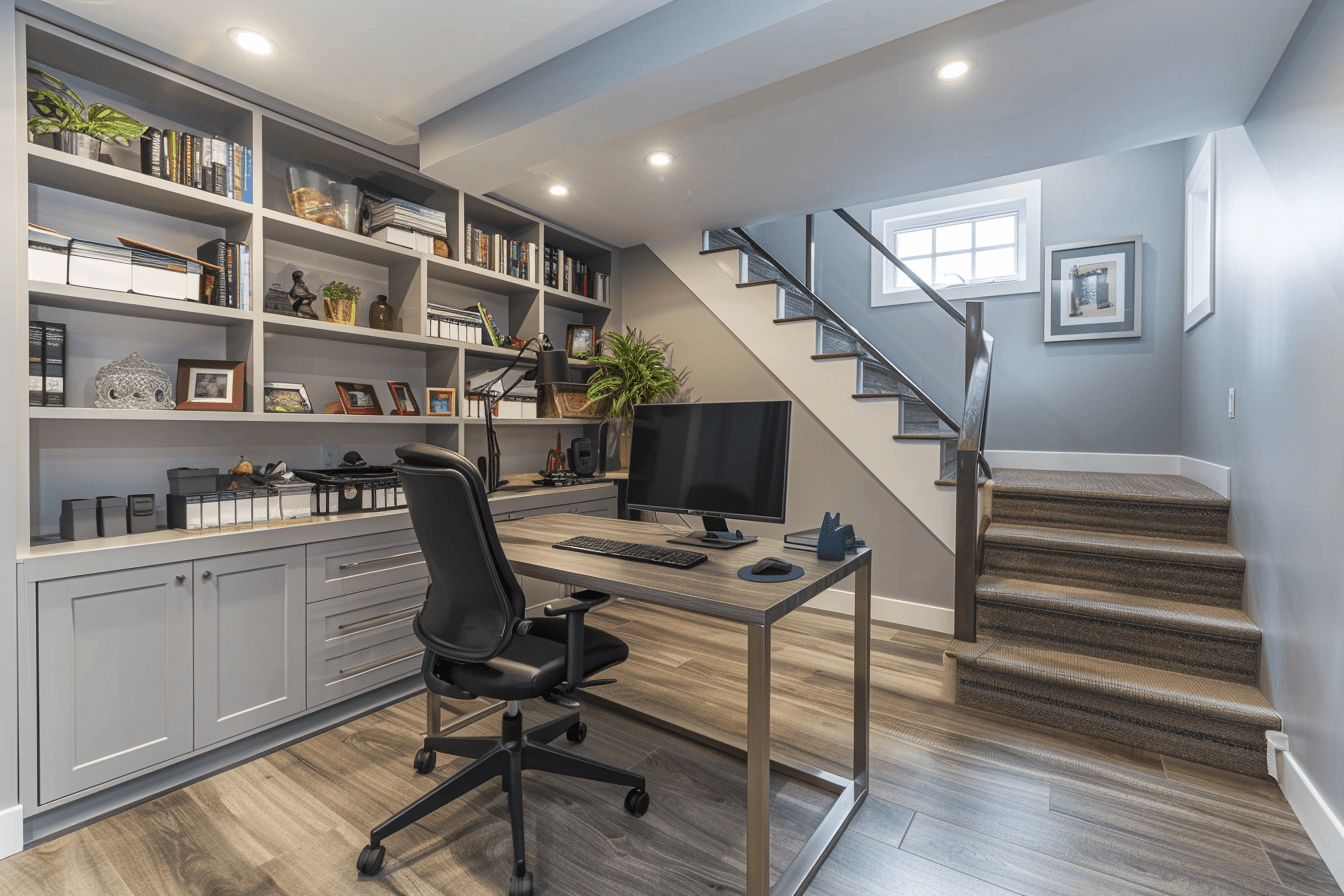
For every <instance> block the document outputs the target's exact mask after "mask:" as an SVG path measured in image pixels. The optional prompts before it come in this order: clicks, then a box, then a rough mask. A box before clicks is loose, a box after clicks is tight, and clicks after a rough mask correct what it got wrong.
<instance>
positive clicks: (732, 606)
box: [495, 513, 872, 625]
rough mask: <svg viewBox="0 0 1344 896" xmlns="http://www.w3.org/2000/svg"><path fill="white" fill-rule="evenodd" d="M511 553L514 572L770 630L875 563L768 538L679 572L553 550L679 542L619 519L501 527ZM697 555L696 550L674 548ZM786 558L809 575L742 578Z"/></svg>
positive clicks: (541, 520) (658, 529) (867, 556)
mask: <svg viewBox="0 0 1344 896" xmlns="http://www.w3.org/2000/svg"><path fill="white" fill-rule="evenodd" d="M495 528H496V529H497V530H498V532H499V540H500V543H501V544H502V545H503V547H504V554H505V555H506V556H507V557H508V558H509V565H510V566H512V567H513V569H514V572H516V573H519V574H521V575H526V576H533V577H534V578H538V579H549V580H552V581H558V582H563V583H565V584H567V585H577V586H580V587H583V588H592V589H594V590H596V591H605V592H609V593H612V594H618V595H621V596H624V597H632V598H637V599H640V600H645V601H648V602H649V603H653V604H660V605H662V606H667V607H675V608H677V609H682V610H690V611H692V612H696V613H702V614H704V615H707V616H713V617H716V618H719V619H731V620H734V621H737V622H744V623H749V624H755V625H768V624H770V623H773V622H775V621H776V620H778V619H779V618H780V617H782V616H784V615H785V614H786V613H788V612H790V611H792V610H795V609H797V608H798V607H800V606H802V605H803V604H804V603H806V602H807V601H808V600H810V599H812V598H813V597H815V596H817V595H818V594H820V593H821V592H823V591H825V590H826V589H827V588H829V587H831V586H832V585H834V584H836V583H837V582H840V581H841V580H843V579H844V578H845V577H846V576H849V575H852V574H853V573H854V572H855V571H856V570H858V569H859V568H860V567H863V566H867V565H869V564H871V563H872V554H871V553H870V552H869V551H868V550H867V549H863V550H860V551H859V552H858V553H856V554H849V555H846V557H845V559H844V560H837V561H827V560H818V559H817V555H816V554H811V553H808V552H806V551H791V550H788V549H786V548H785V547H784V544H783V542H780V541H775V540H773V539H766V538H762V539H761V540H759V541H757V542H755V543H754V544H748V545H743V546H742V547H740V548H733V549H731V550H726V551H725V550H716V549H714V548H706V549H705V550H704V551H702V553H705V554H708V555H709V559H708V560H706V561H705V562H704V563H701V564H700V565H699V566H695V567H692V568H691V569H672V568H670V567H666V566H658V565H656V564H653V563H638V562H635V561H633V560H620V559H617V558H615V557H602V556H598V555H595V554H584V553H579V552H577V551H564V550H560V549H558V548H555V547H552V545H554V544H555V543H556V542H557V541H564V540H565V539H567V538H572V537H573V536H575V535H593V536H596V537H598V538H611V539H616V540H619V541H633V542H642V543H645V544H665V543H666V542H667V539H668V538H671V537H673V536H672V534H671V533H669V532H668V531H667V530H666V529H665V528H664V527H663V526H661V525H659V524H658V523H646V522H634V521H631V520H613V519H603V518H600V517H590V516H579V515H576V514H564V513H561V514H551V515H548V516H535V517H529V518H527V519H521V520H514V521H511V522H507V523H499V524H497V525H496V527H495ZM669 547H673V548H679V549H681V550H689V551H694V550H697V549H696V548H695V547H693V546H690V545H669ZM769 556H776V557H783V558H785V559H788V560H790V561H792V562H793V563H794V564H795V565H797V566H801V567H802V568H803V576H802V578H798V579H794V580H793V581H791V582H748V581H746V580H745V579H740V578H738V576H737V571H738V570H739V569H741V568H742V567H743V566H750V565H752V564H754V563H755V562H756V561H757V560H760V559H761V558H762V557H769Z"/></svg>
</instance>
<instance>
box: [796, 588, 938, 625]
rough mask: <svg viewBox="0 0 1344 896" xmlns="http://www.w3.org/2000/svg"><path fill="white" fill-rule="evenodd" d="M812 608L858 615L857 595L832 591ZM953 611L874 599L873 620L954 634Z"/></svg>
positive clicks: (811, 605) (926, 605)
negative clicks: (855, 598) (855, 602)
mask: <svg viewBox="0 0 1344 896" xmlns="http://www.w3.org/2000/svg"><path fill="white" fill-rule="evenodd" d="M807 605H808V606H809V607H815V608H816V609H818V610H829V611H831V612H832V613H844V614H845V615H846V616H853V615H854V592H853V591H841V590H840V589H838V588H828V589H827V590H825V591H823V592H822V593H821V594H818V595H817V596H816V597H814V598H812V599H811V600H810V601H808V602H807ZM953 616H954V614H953V612H952V610H950V609H946V608H944V607H935V606H931V605H929V604H917V603H912V602H911V601H908V600H897V599H896V598H894V597H878V596H876V595H874V596H873V612H872V618H873V619H874V620H876V621H878V622H889V623H891V624H893V625H903V626H905V627H906V628H917V629H922V630H923V631H926V632H937V633H938V634H943V635H951V634H952V621H953Z"/></svg>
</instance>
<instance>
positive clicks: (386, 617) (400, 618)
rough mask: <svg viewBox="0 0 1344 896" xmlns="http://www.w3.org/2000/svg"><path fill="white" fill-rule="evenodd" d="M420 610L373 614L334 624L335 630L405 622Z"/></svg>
mask: <svg viewBox="0 0 1344 896" xmlns="http://www.w3.org/2000/svg"><path fill="white" fill-rule="evenodd" d="M419 612H420V608H419V607H417V608H415V609H414V610H409V611H404V610H393V611H392V612H390V613H384V614H383V615H381V616H374V617H372V618H371V619H361V620H359V621H358V622H347V623H345V624H344V625H338V626H336V631H338V632H345V631H350V630H351V629H356V630H359V631H363V630H364V629H370V628H378V627H379V626H383V625H393V624H395V623H398V622H405V621H406V620H407V619H414V618H415V614H416V613H419Z"/></svg>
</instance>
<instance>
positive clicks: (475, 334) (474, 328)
mask: <svg viewBox="0 0 1344 896" xmlns="http://www.w3.org/2000/svg"><path fill="white" fill-rule="evenodd" d="M425 324H426V330H425V332H426V334H427V335H429V336H433V337H434V338H435V339H455V340H457V341H458V342H471V343H475V344H479V343H480V342H481V338H482V336H483V328H484V324H483V323H482V322H481V315H480V313H479V312H478V311H477V310H476V309H475V308H472V309H470V310H465V311H458V310H457V309H455V308H446V307H444V306H443V305H435V304H433V303H431V304H430V305H429V306H428V310H426V312H425Z"/></svg>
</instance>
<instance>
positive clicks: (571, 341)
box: [565, 324, 597, 358]
mask: <svg viewBox="0 0 1344 896" xmlns="http://www.w3.org/2000/svg"><path fill="white" fill-rule="evenodd" d="M565 354H566V355H568V356H569V357H571V358H587V357H591V356H592V355H595V354H597V327H587V326H584V325H583V324H570V325H569V329H568V330H567V331H566V333H565Z"/></svg>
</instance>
